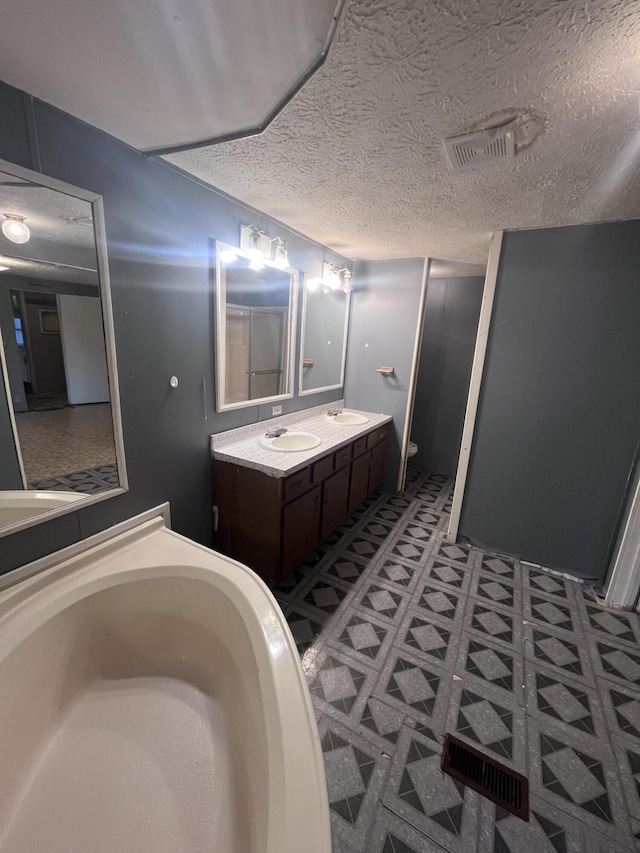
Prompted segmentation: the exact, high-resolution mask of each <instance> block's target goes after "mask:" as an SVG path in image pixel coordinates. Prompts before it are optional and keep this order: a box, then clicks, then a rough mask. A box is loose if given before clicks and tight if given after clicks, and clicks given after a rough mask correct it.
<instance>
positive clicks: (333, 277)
mask: <svg viewBox="0 0 640 853" xmlns="http://www.w3.org/2000/svg"><path fill="white" fill-rule="evenodd" d="M325 281H326V283H327V287H329V289H330V290H339V289H340V288H341V287H342V282H341V281H340V274H339V273H337V272H330V273H329V275H328V276H326V277H325Z"/></svg>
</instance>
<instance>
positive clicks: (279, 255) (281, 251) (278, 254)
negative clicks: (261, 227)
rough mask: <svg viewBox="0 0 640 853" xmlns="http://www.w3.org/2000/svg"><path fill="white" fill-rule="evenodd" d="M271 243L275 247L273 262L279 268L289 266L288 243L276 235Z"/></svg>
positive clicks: (282, 268)
mask: <svg viewBox="0 0 640 853" xmlns="http://www.w3.org/2000/svg"><path fill="white" fill-rule="evenodd" d="M271 244H272V245H273V246H274V247H275V248H274V250H273V263H274V264H275V265H276V266H277V267H278V269H281V270H284V269H286V268H287V267H288V266H289V253H288V252H287V244H286V243H285V241H284V240H281V239H280V237H275V238H274V239H273V240H272V241H271Z"/></svg>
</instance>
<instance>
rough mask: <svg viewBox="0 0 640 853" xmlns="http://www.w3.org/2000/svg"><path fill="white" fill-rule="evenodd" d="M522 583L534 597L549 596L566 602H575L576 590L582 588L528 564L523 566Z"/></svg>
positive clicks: (573, 582)
mask: <svg viewBox="0 0 640 853" xmlns="http://www.w3.org/2000/svg"><path fill="white" fill-rule="evenodd" d="M522 582H523V584H524V586H525V587H527V588H528V589H530V590H531V592H532V593H533V594H534V595H547V596H550V597H552V598H558V599H562V600H563V601H566V602H575V600H576V594H575V593H576V589H578V588H579V587H581V584H578V583H576V582H575V581H571V580H567V579H565V578H563V577H561V576H560V575H556V574H554V573H553V572H548V571H544V570H543V569H537V568H534V567H533V566H527V565H526V564H523V566H522Z"/></svg>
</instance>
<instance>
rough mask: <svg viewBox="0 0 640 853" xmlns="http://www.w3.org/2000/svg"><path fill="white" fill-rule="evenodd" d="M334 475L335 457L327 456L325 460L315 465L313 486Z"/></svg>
mask: <svg viewBox="0 0 640 853" xmlns="http://www.w3.org/2000/svg"><path fill="white" fill-rule="evenodd" d="M329 474H333V456H325V457H324V459H319V460H318V461H317V462H315V463H314V465H313V475H312V479H313V484H314V486H315V484H316V483H321V482H322V481H323V480H326V478H327V477H328V476H329Z"/></svg>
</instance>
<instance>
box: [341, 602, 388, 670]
mask: <svg viewBox="0 0 640 853" xmlns="http://www.w3.org/2000/svg"><path fill="white" fill-rule="evenodd" d="M396 633H397V626H394V625H390V624H388V623H387V622H385V621H383V620H382V619H378V618H377V617H376V616H375V615H374V614H373V613H372V612H364V611H363V610H355V609H353V608H347V609H346V611H345V612H344V613H343V615H342V617H341V618H340V619H339V620H337V621H336V622H335V623H334V624H333V625H331V626H330V627H329V629H328V630H327V631H326V632H325V641H326V642H327V644H328V645H329V646H331V647H332V648H335V649H338V650H339V651H341V652H343V653H344V654H347V655H349V656H352V657H354V658H355V659H357V660H360V661H361V662H362V663H364V664H365V665H367V666H371V667H379V666H382V663H383V661H384V659H385V658H386V656H387V653H388V651H389V648H390V647H391V644H392V642H393V640H394V638H395V636H396Z"/></svg>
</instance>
